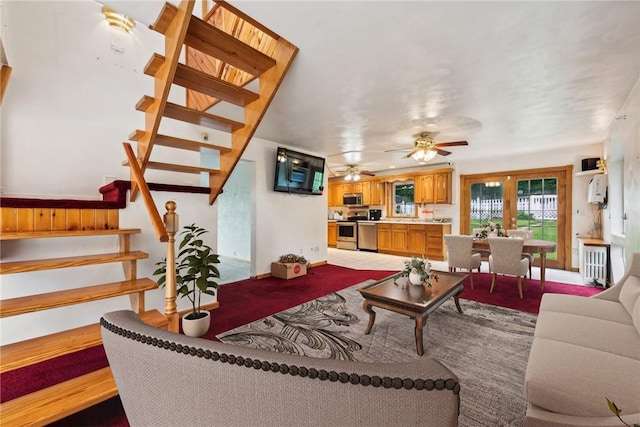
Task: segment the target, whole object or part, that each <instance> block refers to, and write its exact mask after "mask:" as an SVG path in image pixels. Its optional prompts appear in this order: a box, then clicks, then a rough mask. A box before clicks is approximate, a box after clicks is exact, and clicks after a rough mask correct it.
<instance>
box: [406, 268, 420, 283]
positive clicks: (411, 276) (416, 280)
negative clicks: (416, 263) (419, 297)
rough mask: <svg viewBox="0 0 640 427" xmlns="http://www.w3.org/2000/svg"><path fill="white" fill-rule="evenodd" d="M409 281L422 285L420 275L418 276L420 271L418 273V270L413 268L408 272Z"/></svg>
mask: <svg viewBox="0 0 640 427" xmlns="http://www.w3.org/2000/svg"><path fill="white" fill-rule="evenodd" d="M409 282H411V284H412V285H422V276H420V273H418V270H416V269H415V268H414V269H413V270H411V272H410V273H409Z"/></svg>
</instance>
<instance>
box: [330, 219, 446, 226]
mask: <svg viewBox="0 0 640 427" xmlns="http://www.w3.org/2000/svg"><path fill="white" fill-rule="evenodd" d="M327 221H328V222H338V220H336V219H329V220H327ZM358 222H364V223H367V224H379V223H385V224H420V225H427V224H429V225H451V224H452V223H451V222H450V221H447V222H440V221H426V220H420V219H410V220H409V219H404V220H403V219H381V220H380V221H363V220H360V221H358Z"/></svg>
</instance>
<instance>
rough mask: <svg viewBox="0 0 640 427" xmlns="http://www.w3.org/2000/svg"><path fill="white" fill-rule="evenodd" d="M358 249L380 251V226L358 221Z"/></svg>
mask: <svg viewBox="0 0 640 427" xmlns="http://www.w3.org/2000/svg"><path fill="white" fill-rule="evenodd" d="M358 249H359V250H361V251H374V252H377V251H378V225H377V224H376V223H375V222H368V221H358Z"/></svg>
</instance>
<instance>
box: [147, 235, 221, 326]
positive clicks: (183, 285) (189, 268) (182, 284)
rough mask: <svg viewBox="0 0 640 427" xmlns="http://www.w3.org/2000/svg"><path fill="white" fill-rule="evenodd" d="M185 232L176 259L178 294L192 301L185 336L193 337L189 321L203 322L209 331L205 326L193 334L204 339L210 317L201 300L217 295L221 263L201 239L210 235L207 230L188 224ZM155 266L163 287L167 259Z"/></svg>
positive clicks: (185, 318) (156, 274)
mask: <svg viewBox="0 0 640 427" xmlns="http://www.w3.org/2000/svg"><path fill="white" fill-rule="evenodd" d="M183 229H184V230H183V231H182V232H181V233H180V235H181V236H183V237H182V241H181V242H180V246H179V247H178V256H177V257H176V267H175V269H176V293H177V294H178V296H180V298H183V297H187V298H188V299H189V301H191V307H192V310H191V312H190V313H188V314H187V315H185V316H183V322H182V329H183V330H184V331H185V334H187V335H192V334H191V333H189V331H190V328H189V326H186V324H187V323H188V322H189V321H198V320H202V319H204V320H202V321H199V322H198V323H206V328H205V325H201V326H200V327H201V328H202V329H204V331H203V332H202V333H200V334H199V335H192V336H201V335H203V334H204V333H206V331H207V330H208V329H209V324H210V315H209V311H208V310H202V309H201V308H200V301H201V298H202V294H203V293H204V294H207V295H215V294H216V289H218V283H217V282H216V281H215V279H218V278H220V271H219V270H218V267H216V264H219V263H220V259H219V257H218V255H217V254H215V253H213V249H211V248H210V247H209V246H208V245H206V244H205V243H204V241H203V240H202V238H201V236H202V235H203V234H205V233H207V232H208V231H207V230H205V229H204V228H202V227H199V226H197V225H196V224H191V225H186V226H184V227H183ZM156 265H157V266H158V269H157V270H156V271H154V272H153V275H154V276H159V279H158V285H159V286H161V287H163V286H164V285H165V283H166V279H167V259H166V258H165V259H163V260H162V261H160V262H158V263H156Z"/></svg>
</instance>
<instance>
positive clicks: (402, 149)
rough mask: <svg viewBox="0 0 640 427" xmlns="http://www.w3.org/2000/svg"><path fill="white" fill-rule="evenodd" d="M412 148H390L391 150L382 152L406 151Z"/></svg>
mask: <svg viewBox="0 0 640 427" xmlns="http://www.w3.org/2000/svg"><path fill="white" fill-rule="evenodd" d="M412 149H413V148H411V147H409V148H392V149H391V150H384V151H383V152H384V153H391V152H392V151H408V150H412Z"/></svg>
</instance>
